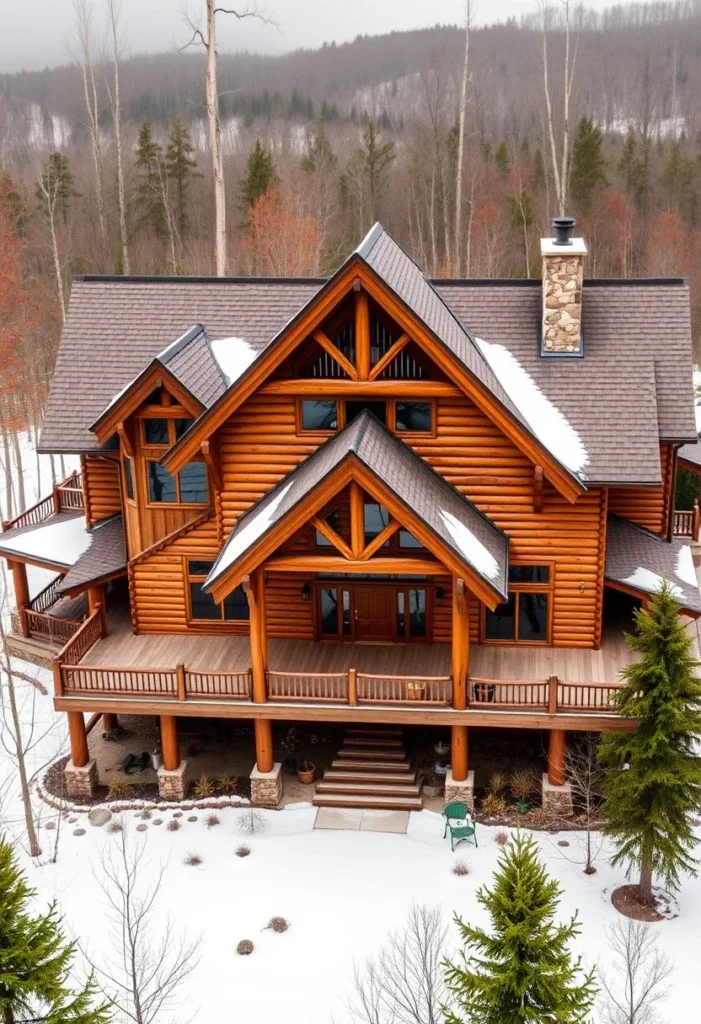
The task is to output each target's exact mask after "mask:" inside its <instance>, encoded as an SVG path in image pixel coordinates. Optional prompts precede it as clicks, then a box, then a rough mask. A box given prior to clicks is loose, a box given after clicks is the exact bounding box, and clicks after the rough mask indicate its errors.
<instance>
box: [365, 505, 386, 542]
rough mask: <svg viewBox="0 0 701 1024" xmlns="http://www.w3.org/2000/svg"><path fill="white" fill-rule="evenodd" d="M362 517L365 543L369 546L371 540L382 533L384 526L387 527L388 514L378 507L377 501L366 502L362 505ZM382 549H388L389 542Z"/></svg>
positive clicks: (383, 508) (382, 506)
mask: <svg viewBox="0 0 701 1024" xmlns="http://www.w3.org/2000/svg"><path fill="white" fill-rule="evenodd" d="M364 516H365V543H366V544H369V543H370V541H371V540H374V539H375V537H377V535H378V533H382V531H383V530H384V528H385V526H389V512H388V511H387V509H386V508H385V507H384V505H380V504H379V502H377V501H366V502H365V504H364ZM382 546H383V547H384V548H386V547H389V540H386V541H385V543H384V544H383V545H382Z"/></svg>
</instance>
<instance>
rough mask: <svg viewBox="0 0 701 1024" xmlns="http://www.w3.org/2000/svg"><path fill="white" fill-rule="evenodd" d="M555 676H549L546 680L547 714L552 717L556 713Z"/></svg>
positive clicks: (556, 679) (556, 680)
mask: <svg viewBox="0 0 701 1024" xmlns="http://www.w3.org/2000/svg"><path fill="white" fill-rule="evenodd" d="M557 686H558V678H557V676H550V678H549V679H548V714H549V715H554V714H556V713H557Z"/></svg>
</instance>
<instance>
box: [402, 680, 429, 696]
mask: <svg viewBox="0 0 701 1024" xmlns="http://www.w3.org/2000/svg"><path fill="white" fill-rule="evenodd" d="M406 696H407V700H423V699H424V697H425V696H426V683H407V684H406Z"/></svg>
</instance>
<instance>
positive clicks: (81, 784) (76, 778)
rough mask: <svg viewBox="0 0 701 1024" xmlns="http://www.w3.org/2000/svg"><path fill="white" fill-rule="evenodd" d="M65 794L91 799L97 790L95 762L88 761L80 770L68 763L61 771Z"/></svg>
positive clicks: (70, 762)
mask: <svg viewBox="0 0 701 1024" xmlns="http://www.w3.org/2000/svg"><path fill="white" fill-rule="evenodd" d="M63 774H64V776H65V780H66V793H67V794H68V796H74V797H93V796H95V790H96V789H97V761H94V760H93V761H88V763H87V764H86V765H84V766H83V767H82V768H76V766H75V765H74V764H73V762H72V761H69V762H68V764H67V765H66V767H65V768H64V769H63Z"/></svg>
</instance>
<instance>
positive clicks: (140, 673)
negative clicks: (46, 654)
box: [58, 663, 251, 701]
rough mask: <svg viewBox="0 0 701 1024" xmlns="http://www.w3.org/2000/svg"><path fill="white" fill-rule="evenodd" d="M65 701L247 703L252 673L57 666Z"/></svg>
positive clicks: (178, 668) (246, 671)
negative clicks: (117, 699)
mask: <svg viewBox="0 0 701 1024" xmlns="http://www.w3.org/2000/svg"><path fill="white" fill-rule="evenodd" d="M58 670H59V672H60V676H61V691H62V695H63V696H64V697H74V696H90V697H95V696H105V697H155V698H163V697H167V698H170V699H171V700H176V701H177V700H187V699H188V698H195V699H197V700H207V699H209V700H222V699H223V700H246V701H247V700H250V699H251V671H250V669H247V670H245V671H243V672H210V671H204V670H200V669H192V670H189V669H185V668H183V666H180V665H179V666H178V667H177V668H174V669H169V668H149V669H145V668H129V669H125V668H111V667H109V666H103V665H67V664H61V663H59V664H58Z"/></svg>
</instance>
